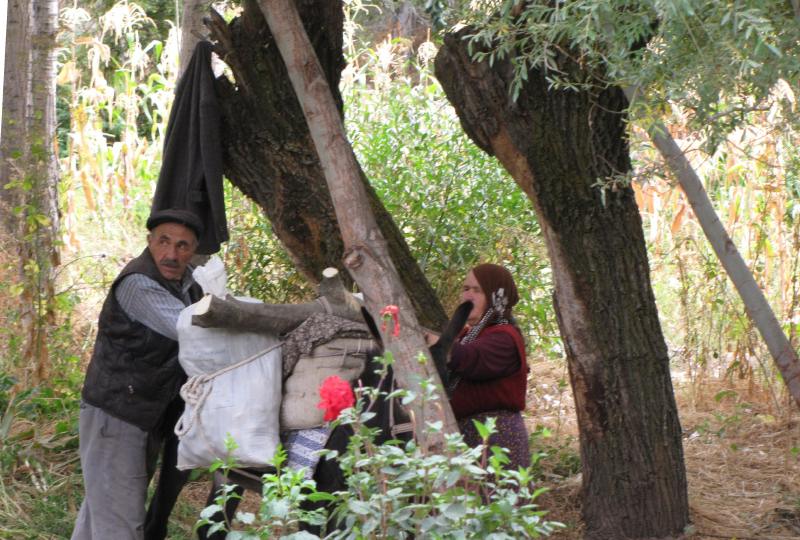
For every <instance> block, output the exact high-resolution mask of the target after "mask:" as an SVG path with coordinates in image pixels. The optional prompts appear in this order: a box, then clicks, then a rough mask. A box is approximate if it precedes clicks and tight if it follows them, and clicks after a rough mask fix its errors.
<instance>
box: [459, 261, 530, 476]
mask: <svg viewBox="0 0 800 540" xmlns="http://www.w3.org/2000/svg"><path fill="white" fill-rule="evenodd" d="M461 299H462V300H463V301H467V300H470V301H471V302H472V303H473V304H474V308H473V309H472V311H471V312H470V314H469V317H468V319H467V327H466V328H465V333H464V334H463V336H462V337H461V339H460V340H459V341H457V342H456V343H455V344H454V345H453V348H452V350H451V353H450V354H451V360H450V363H449V364H448V368H449V369H450V372H451V373H450V380H451V381H454V385H452V384H451V388H452V395H451V397H450V405H451V406H452V407H453V412H454V413H455V416H456V419H457V420H458V424H459V428H460V429H461V433H462V434H463V435H464V441H465V442H467V444H469V445H470V446H473V447H474V446H477V445H478V444H480V443H481V442H483V441H482V440H481V438H480V436H479V435H478V431H477V429H475V425H474V423H473V420H478V421H480V422H483V423H485V422H486V419H487V418H489V417H495V418H497V424H496V426H497V431H496V433H494V434H493V435H492V436H491V437H490V438H489V445H497V446H502V447H505V448H508V450H509V456H508V457H509V458H510V463H509V464H508V466H507V467H508V468H510V469H517V468H518V467H520V466H522V467H528V466H529V465H530V461H531V456H530V450H529V448H528V431H527V429H526V428H525V423H524V421H523V419H522V414H520V412H521V411H523V410H525V392H526V390H527V386H528V381H527V379H528V363H527V361H526V358H525V343H524V341H523V339H522V334H521V333H520V331H519V328H517V326H516V323H515V321H514V318H513V316H512V315H511V309H512V308H513V307H514V305H515V304H516V303H517V300H519V295H518V294H517V286H516V284H515V283H514V278H513V277H512V276H511V273H510V272H509V271H508V270H506V269H505V268H504V267H502V266H499V265H496V264H481V265H478V266H476V267H475V268H473V269H472V270H470V272H469V274H467V277H466V279H465V280H464V287H463V290H462V293H461Z"/></svg>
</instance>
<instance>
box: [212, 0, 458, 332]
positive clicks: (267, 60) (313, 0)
mask: <svg viewBox="0 0 800 540" xmlns="http://www.w3.org/2000/svg"><path fill="white" fill-rule="evenodd" d="M295 4H296V6H297V9H298V12H299V13H300V16H301V19H302V20H303V25H304V27H305V29H306V32H307V34H308V36H309V38H310V40H311V43H312V45H313V47H314V50H315V52H316V54H317V56H318V58H319V60H320V63H321V65H322V68H323V70H324V72H325V76H326V79H327V81H328V84H329V86H330V87H331V90H332V92H333V95H334V99H335V100H336V103H337V107H338V108H339V109H340V110H341V97H340V95H339V91H338V85H339V77H340V74H341V70H342V68H343V67H344V58H343V56H342V24H343V13H342V6H341V3H340V2H331V1H330V0H298V1H297V2H296V3H295ZM242 5H243V12H242V15H241V16H240V17H238V18H236V19H235V20H234V21H232V22H231V23H230V24H227V23H225V21H223V20H222V19H221V18H220V17H218V16H213V17H212V19H211V20H210V21H209V25H210V27H211V35H212V38H213V39H214V40H216V41H217V43H218V47H217V52H218V54H219V55H220V57H221V58H222V59H223V60H224V61H225V62H226V63H227V64H228V65H229V66H230V68H231V71H232V72H233V75H234V77H235V80H236V85H235V86H233V85H232V84H230V83H228V82H227V81H224V80H220V81H219V82H220V84H219V87H218V88H219V91H220V101H221V104H222V108H223V111H222V113H223V135H222V138H223V141H224V145H225V148H224V160H225V175H226V176H227V177H228V178H229V179H230V180H231V182H232V183H233V184H234V185H235V186H236V187H238V188H239V189H241V190H242V192H243V193H245V194H246V195H247V196H249V197H250V198H252V199H253V200H254V201H255V202H256V203H257V204H258V205H259V206H261V207H262V208H263V209H264V211H265V213H266V215H267V217H268V218H269V220H270V222H271V224H272V228H273V230H274V231H275V233H276V235H277V237H278V238H279V239H280V240H281V242H282V243H283V244H284V246H285V247H286V248H287V250H288V252H289V253H290V254H291V256H292V257H293V259H294V262H295V264H296V265H297V268H298V269H299V270H300V271H301V272H302V273H303V274H305V275H306V277H308V278H309V279H311V280H312V281H315V282H316V281H319V278H320V275H321V272H322V270H323V269H324V268H326V267H328V266H335V267H337V268H339V269H342V270H343V269H344V266H343V264H342V257H343V253H344V245H343V243H342V239H341V234H340V232H339V228H338V225H337V222H336V215H335V212H334V209H333V204H332V202H331V197H330V193H329V192H328V188H327V185H326V183H325V177H324V175H323V172H322V168H321V166H320V162H319V159H318V157H317V154H316V151H315V149H314V145H313V141H312V140H311V136H310V134H309V131H308V127H307V125H306V121H305V118H304V117H303V112H302V110H301V109H300V106H299V104H298V102H297V98H296V97H295V94H294V90H293V89H292V87H291V84H290V82H289V79H288V76H287V73H286V67H285V66H284V63H283V60H282V59H281V57H280V54H279V53H278V51H277V48H276V46H275V42H274V40H273V38H272V35H271V33H270V31H269V29H268V28H267V25H266V23H265V21H264V17H263V15H262V14H261V12H260V11H259V8H258V5H257V3H255V2H254V1H253V0H244V1H243V3H242ZM360 175H361V180H362V182H363V185H364V187H365V189H366V190H367V195H368V197H369V200H370V205H371V207H372V210H373V212H374V214H375V217H376V220H377V222H378V226H379V227H380V230H381V232H382V234H383V236H384V237H385V238H386V241H387V243H388V248H389V252H390V254H391V258H392V261H393V262H394V264H395V266H396V268H397V270H398V272H399V274H400V276H401V278H402V279H403V285H404V287H405V289H406V291H407V292H408V294H409V296H410V297H411V300H412V304H413V306H414V309H415V311H416V313H417V315H418V317H419V318H420V322H421V323H422V324H424V325H425V326H428V327H430V328H440V327H441V326H442V324H444V322H445V321H446V319H447V317H446V314H445V313H444V309H443V308H442V306H441V304H440V303H439V301H438V299H437V297H436V294H435V292H434V291H433V289H432V288H431V287H430V285H429V283H428V281H427V279H425V276H424V275H423V274H422V272H421V270H420V269H419V267H418V265H417V263H416V261H415V260H414V258H413V257H412V256H411V254H410V251H409V248H408V245H407V244H406V242H405V240H404V239H403V236H402V234H401V232H400V231H399V230H398V228H397V226H396V225H395V223H394V222H393V221H392V219H391V216H389V214H388V213H387V212H386V210H385V208H384V207H383V205H382V204H381V202H380V200H379V199H378V197H377V195H376V194H375V192H374V190H373V189H372V188H371V187H370V186H369V182H368V181H367V179H366V178H365V177H364V175H363V173H360ZM345 274H346V272H345Z"/></svg>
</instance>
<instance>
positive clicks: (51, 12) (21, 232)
mask: <svg viewBox="0 0 800 540" xmlns="http://www.w3.org/2000/svg"><path fill="white" fill-rule="evenodd" d="M8 21H9V27H8V34H7V39H8V40H10V41H9V42H8V43H7V44H6V50H7V51H9V54H8V55H7V57H6V66H5V67H6V82H7V83H10V84H9V88H8V91H9V93H7V94H5V96H4V101H5V99H8V101H6V102H5V103H6V106H7V109H6V110H7V111H8V112H9V113H10V114H9V115H8V117H7V118H6V116H5V115H4V119H3V121H4V126H3V134H2V137H3V144H2V146H3V167H4V169H5V170H4V174H5V173H6V172H7V174H8V176H6V177H5V178H8V179H9V180H10V184H11V185H10V186H7V187H10V189H8V191H9V193H8V196H9V199H10V200H8V201H5V202H10V203H11V205H12V208H13V212H10V213H8V214H7V215H9V217H10V218H11V220H10V221H9V222H8V228H9V230H10V231H12V234H13V236H12V238H13V241H15V242H16V246H17V256H18V259H17V260H18V273H19V277H20V283H21V286H22V287H21V294H20V296H19V318H20V326H21V328H20V336H21V338H22V344H23V345H22V352H21V362H22V363H23V365H25V366H28V367H29V369H31V370H32V372H33V380H34V381H39V380H43V379H46V378H47V376H48V371H49V357H48V350H47V333H48V330H49V328H50V327H52V325H53V324H54V323H55V309H54V296H55V294H54V287H53V282H54V277H55V276H54V270H55V268H56V267H57V266H58V264H59V253H58V248H57V231H58V221H59V219H58V194H57V185H58V164H57V161H56V154H55V126H56V122H55V112H56V109H55V95H56V94H55V92H56V64H55V60H56V57H55V38H56V32H57V29H58V2H57V0H41V1H29V2H25V1H20V2H17V1H13V2H11V3H10V4H9V16H8ZM17 47H22V48H17ZM11 70H15V72H14V73H10V72H9V71H11ZM4 92H5V91H4ZM20 116H21V117H22V120H20ZM7 128H10V129H7ZM12 137H13V139H12Z"/></svg>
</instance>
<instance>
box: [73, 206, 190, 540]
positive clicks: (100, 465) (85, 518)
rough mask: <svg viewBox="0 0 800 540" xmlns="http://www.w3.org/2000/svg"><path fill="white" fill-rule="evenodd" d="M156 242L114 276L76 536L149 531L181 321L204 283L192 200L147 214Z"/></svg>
mask: <svg viewBox="0 0 800 540" xmlns="http://www.w3.org/2000/svg"><path fill="white" fill-rule="evenodd" d="M147 229H148V230H149V231H150V233H149V234H148V235H147V248H145V250H144V251H143V252H142V254H141V255H139V256H138V257H136V258H135V259H133V260H132V261H131V262H129V263H128V264H127V265H126V266H125V268H123V270H122V272H120V274H119V276H117V278H116V279H115V280H114V283H113V284H112V285H111V290H110V291H109V294H108V296H107V298H106V301H105V303H104V304H103V309H102V311H101V312H100V319H99V324H98V331H97V339H96V341H95V347H94V353H93V354H92V359H91V362H90V363H89V367H88V369H87V371H86V380H85V382H84V386H83V392H82V397H83V400H82V403H81V412H80V426H79V432H80V458H81V466H82V468H83V479H84V487H85V492H86V495H85V497H84V501H83V504H82V505H81V509H80V512H79V514H78V518H77V520H76V523H75V530H74V531H73V533H72V539H73V540H128V539H136V540H140V539H141V538H142V537H143V526H144V520H145V509H144V505H145V499H146V494H147V486H148V484H149V482H150V478H151V476H152V474H153V470H154V468H155V462H156V460H157V458H158V451H159V449H160V447H161V445H162V442H163V439H164V436H165V434H167V433H169V432H170V431H171V430H172V428H173V426H174V423H175V419H176V417H177V414H179V409H180V408H181V407H180V405H181V404H180V398H179V397H177V396H178V391H179V389H180V386H181V384H182V383H183V382H184V380H185V377H186V376H185V374H184V372H183V370H182V369H181V367H180V364H179V363H178V341H177V340H178V334H177V330H176V323H177V321H178V315H179V314H180V312H181V310H183V308H184V307H186V306H187V305H189V304H191V303H193V302H196V301H197V300H199V299H200V297H201V296H202V290H201V288H200V286H199V285H197V284H196V283H195V282H194V280H193V279H192V276H191V271H190V270H191V269H190V268H189V266H188V264H189V261H190V259H191V258H192V256H193V255H194V253H195V250H196V248H197V244H198V238H199V237H200V235H201V234H202V230H203V224H202V223H201V221H200V219H199V218H198V217H197V216H195V215H194V214H192V213H190V212H187V211H185V210H161V211H158V212H154V213H153V214H151V216H150V218H149V219H148V220H147Z"/></svg>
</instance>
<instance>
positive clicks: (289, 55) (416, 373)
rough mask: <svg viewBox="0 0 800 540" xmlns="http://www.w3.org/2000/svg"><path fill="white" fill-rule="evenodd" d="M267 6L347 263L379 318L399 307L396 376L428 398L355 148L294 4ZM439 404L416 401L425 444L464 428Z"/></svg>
mask: <svg viewBox="0 0 800 540" xmlns="http://www.w3.org/2000/svg"><path fill="white" fill-rule="evenodd" d="M259 6H260V7H261V11H262V12H263V13H264V17H265V18H266V20H267V24H268V25H269V28H270V31H271V32H272V35H273V37H274V38H275V43H276V44H277V46H278V50H279V51H280V53H281V56H282V57H283V60H284V62H285V63H286V69H287V71H288V73H289V79H290V80H291V83H292V87H293V88H294V91H295V93H296V95H297V99H298V101H299V102H300V106H301V107H302V109H303V114H304V115H305V118H306V121H307V122H308V127H309V131H310V133H311V137H312V139H313V140H314V145H315V147H316V150H317V154H318V156H319V160H320V163H321V164H322V168H323V171H324V173H325V179H326V181H327V183H328V188H329V190H330V193H331V198H332V200H333V205H334V208H335V210H336V218H337V220H338V222H339V228H340V230H341V232H342V239H343V240H344V245H345V255H344V265H345V268H347V269H348V271H349V272H350V275H352V276H353V279H354V280H355V282H356V284H358V287H359V289H360V290H361V292H362V293H363V294H364V300H365V303H366V306H367V309H368V310H369V311H370V313H372V315H373V317H375V316H376V315H378V313H379V312H380V311H381V309H382V308H384V307H385V306H388V305H395V306H398V308H399V319H400V327H401V329H402V331H401V333H400V335H399V336H398V337H392V335H391V332H385V333H384V336H383V340H384V345H385V347H386V349H387V350H389V351H390V352H391V353H392V355H393V356H394V359H395V370H394V373H395V378H396V379H397V382H398V384H399V385H400V386H401V387H403V388H405V389H407V390H410V391H411V392H414V393H415V394H416V395H420V393H421V387H420V382H421V380H423V379H425V378H431V379H433V380H434V381H435V383H436V384H437V385H439V386H440V387H441V381H440V380H439V377H438V374H437V373H436V370H435V369H434V366H433V363H432V362H431V359H430V354H429V353H428V349H427V347H426V346H425V340H424V339H423V336H422V332H421V329H420V326H419V323H418V322H417V318H416V316H415V314H414V311H413V309H412V307H411V302H410V300H409V298H408V296H407V295H406V292H405V290H404V289H403V287H402V285H401V281H400V277H399V275H398V274H397V271H396V270H395V267H394V264H393V263H392V261H391V259H390V258H389V255H388V251H387V248H386V241H385V240H384V238H383V235H382V234H381V232H380V230H379V229H378V225H377V223H376V222H375V218H374V216H373V215H372V212H371V211H370V209H369V202H368V199H367V195H366V192H365V190H364V186H363V185H362V184H361V180H360V178H359V173H358V165H357V163H356V159H355V155H354V154H353V149H352V148H351V146H350V143H349V142H348V140H347V137H346V135H345V131H344V125H343V124H342V120H341V118H340V116H339V112H338V109H337V108H336V104H335V102H334V100H333V96H332V94H331V90H330V88H329V87H328V83H327V81H326V79H325V75H324V74H323V71H322V68H321V66H320V64H319V60H318V59H317V56H316V54H315V53H314V49H313V48H312V46H311V43H310V41H309V39H308V36H307V34H306V31H305V29H304V28H303V25H302V22H301V20H300V16H299V15H298V13H297V10H296V8H295V6H294V2H292V0H259ZM376 319H377V317H376ZM420 354H423V355H424V356H425V357H426V359H427V361H426V362H425V363H420V362H418V360H417V358H418V355H420ZM440 395H443V393H440ZM438 404H439V405H441V406H437V407H430V406H429V407H425V408H424V409H425V410H423V407H422V406H421V400H420V399H417V400H415V401H414V402H412V410H413V413H414V424H415V429H416V434H417V436H418V437H419V440H420V442H421V443H422V444H434V445H436V446H443V443H444V436H443V433H439V434H437V435H434V436H433V437H432V438H431V440H430V441H427V442H426V441H425V438H424V433H425V430H424V426H425V422H437V421H440V422H442V423H443V432H444V433H455V432H457V430H458V425H457V423H456V420H455V416H454V415H453V411H452V409H451V408H450V404H449V403H448V402H447V400H446V399H441V400H440V401H439V402H438Z"/></svg>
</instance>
